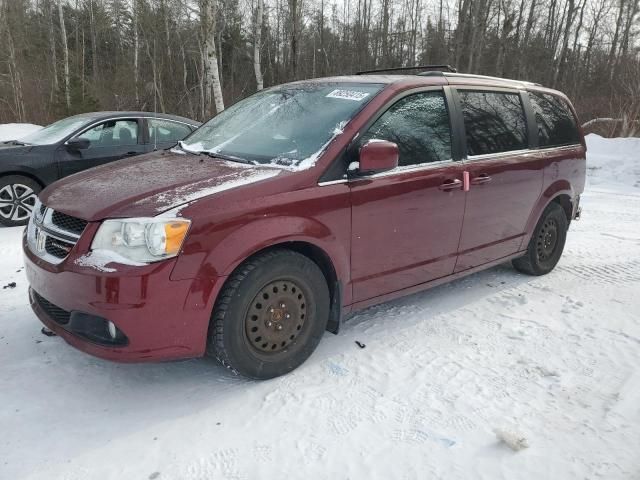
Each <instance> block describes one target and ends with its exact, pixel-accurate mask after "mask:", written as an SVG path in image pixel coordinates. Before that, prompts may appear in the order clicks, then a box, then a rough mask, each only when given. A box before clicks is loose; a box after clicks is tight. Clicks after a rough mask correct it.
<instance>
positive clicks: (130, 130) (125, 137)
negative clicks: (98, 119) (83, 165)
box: [78, 120, 138, 148]
mask: <svg viewBox="0 0 640 480" xmlns="http://www.w3.org/2000/svg"><path fill="white" fill-rule="evenodd" d="M78 138H83V139H86V140H89V141H90V142H91V143H90V145H89V148H98V147H111V146H128V145H137V144H138V122H137V121H136V120H109V121H108V122H103V123H101V124H99V125H97V126H95V127H93V128H90V129H89V130H87V131H86V132H84V133H81V134H80V135H78Z"/></svg>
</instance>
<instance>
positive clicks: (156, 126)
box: [147, 118, 191, 143]
mask: <svg viewBox="0 0 640 480" xmlns="http://www.w3.org/2000/svg"><path fill="white" fill-rule="evenodd" d="M147 123H148V125H149V143H177V142H178V140H182V139H183V138H184V137H186V136H187V135H189V134H190V133H191V129H190V128H189V126H187V125H185V124H183V123H176V122H172V121H171V120H163V119H160V118H148V119H147Z"/></svg>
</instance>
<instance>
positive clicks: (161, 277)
mask: <svg viewBox="0 0 640 480" xmlns="http://www.w3.org/2000/svg"><path fill="white" fill-rule="evenodd" d="M23 249H24V262H25V271H26V274H27V279H28V281H29V285H30V292H29V300H30V302H31V307H32V309H33V311H34V312H35V314H36V315H37V316H38V318H39V319H40V321H41V322H42V323H43V324H44V325H46V326H47V327H48V328H50V329H51V330H53V331H54V332H55V333H56V334H58V335H59V336H60V337H62V338H63V339H64V340H65V341H66V342H67V343H69V344H70V345H72V346H73V347H75V348H77V349H79V350H82V351H84V352H86V353H89V354H91V355H94V356H96V357H100V358H104V359H107V360H113V361H120V362H141V361H158V360H171V359H179V358H190V357H198V356H202V355H204V353H205V349H206V338H207V332H208V327H209V318H210V315H211V308H212V305H213V300H214V299H215V296H216V295H217V292H218V290H219V288H220V286H221V285H222V283H223V282H224V278H223V277H216V278H214V279H207V281H201V280H199V279H194V280H177V281H174V280H171V279H170V274H171V271H172V270H173V266H174V265H175V260H169V261H165V262H160V263H157V264H152V265H147V266H143V267H130V266H118V268H116V269H115V270H116V271H115V272H108V273H105V272H101V271H98V270H96V269H94V268H92V267H80V266H78V265H76V264H75V263H74V262H73V260H74V258H73V253H72V254H71V255H70V256H69V257H68V258H67V260H65V261H64V262H63V263H61V264H59V265H51V264H48V263H46V262H44V261H43V260H42V259H40V258H38V257H37V256H35V255H33V254H32V253H31V252H30V250H29V248H28V246H27V245H26V241H25V240H24V239H23ZM34 292H35V293H37V295H34ZM57 309H59V310H57ZM66 314H68V315H69V316H74V315H75V317H78V318H81V319H82V318H84V319H89V320H91V321H93V320H95V319H96V318H97V319H98V320H100V321H102V320H104V321H105V322H106V321H110V322H113V324H115V326H116V327H117V329H118V330H119V331H120V332H121V333H122V334H123V335H124V336H125V341H123V342H120V343H121V344H119V345H118V344H115V343H117V342H114V344H108V342H104V341H101V339H100V338H99V336H98V337H95V336H93V337H92V336H91V335H89V336H88V338H87V335H84V334H82V332H80V331H79V330H78V329H77V322H76V327H75V328H74V327H73V326H72V325H71V324H70V323H68V322H65V315H66ZM82 314H85V315H84V316H83V315H82ZM71 323H73V322H71ZM105 325H106V323H105ZM105 332H106V330H105Z"/></svg>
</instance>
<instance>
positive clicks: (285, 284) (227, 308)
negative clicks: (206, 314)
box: [208, 250, 329, 379]
mask: <svg viewBox="0 0 640 480" xmlns="http://www.w3.org/2000/svg"><path fill="white" fill-rule="evenodd" d="M328 319H329V289H328V287H327V282H326V280H325V277H324V275H323V273H322V271H321V270H320V268H319V267H318V265H316V263H315V262H313V261H312V260H310V259H309V258H307V257H305V256H304V255H302V254H299V253H297V252H294V251H290V250H273V251H270V252H266V253H264V254H260V255H258V256H256V257H253V258H251V259H249V260H247V261H246V262H245V263H244V264H242V265H241V266H240V267H239V268H238V269H237V270H236V271H235V272H234V273H233V274H232V275H231V276H230V277H229V279H228V280H227V282H226V284H225V286H224V287H223V290H222V292H221V293H220V295H219V297H218V300H217V301H216V305H215V307H214V311H213V315H212V319H211V325H210V328H209V349H208V350H209V353H210V354H212V355H213V356H215V357H216V358H217V359H218V360H219V361H220V362H221V363H222V364H223V365H224V366H226V367H228V368H230V369H231V370H233V371H234V372H236V373H240V374H242V375H244V376H247V377H250V378H255V379H267V378H273V377H277V376H279V375H283V374H285V373H288V372H290V371H291V370H293V369H295V368H296V367H298V366H299V365H301V364H302V363H303V362H304V361H305V360H306V359H307V358H308V357H309V356H310V355H311V353H313V351H314V350H315V348H316V347H317V345H318V343H319V342H320V339H321V338H322V335H323V334H324V331H325V329H326V326H327V321H328Z"/></svg>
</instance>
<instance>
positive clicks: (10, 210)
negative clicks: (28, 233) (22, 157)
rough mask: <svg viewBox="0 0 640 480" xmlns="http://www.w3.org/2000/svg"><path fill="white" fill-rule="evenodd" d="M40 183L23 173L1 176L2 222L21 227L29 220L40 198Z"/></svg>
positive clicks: (0, 206)
mask: <svg viewBox="0 0 640 480" xmlns="http://www.w3.org/2000/svg"><path fill="white" fill-rule="evenodd" d="M40 190H42V188H41V187H40V185H39V184H38V183H37V182H36V181H34V180H32V179H30V178H28V177H23V176H21V175H8V176H6V177H2V178H0V224H2V225H4V226H5V227H19V226H22V225H26V224H27V223H28V222H29V217H30V216H31V212H32V211H33V207H34V206H35V204H36V200H37V199H38V193H40Z"/></svg>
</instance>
